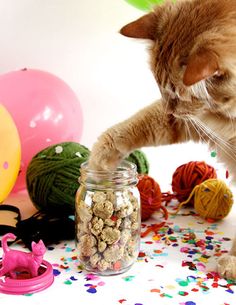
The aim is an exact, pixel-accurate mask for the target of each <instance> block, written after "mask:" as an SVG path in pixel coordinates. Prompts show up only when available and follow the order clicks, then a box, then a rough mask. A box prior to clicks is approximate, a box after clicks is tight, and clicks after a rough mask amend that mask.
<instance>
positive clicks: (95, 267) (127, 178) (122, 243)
mask: <svg viewBox="0 0 236 305" xmlns="http://www.w3.org/2000/svg"><path fill="white" fill-rule="evenodd" d="M80 171H81V176H80V187H79V189H78V191H77V194H76V247H77V250H78V256H79V260H80V262H81V263H82V264H83V266H84V268H85V269H86V270H87V271H89V272H94V273H97V274H100V275H114V274H119V273H123V272H125V271H126V270H128V269H129V268H130V267H131V266H132V265H133V263H134V262H135V261H136V259H137V257H138V253H139V246H140V227H141V215H140V195H139V191H138V189H137V187H136V184H137V182H138V180H137V171H136V165H135V164H133V163H130V162H128V161H123V162H122V163H121V165H120V166H119V167H118V168H117V169H116V170H115V171H96V170H91V169H89V168H88V164H87V163H84V164H82V165H81V170H80Z"/></svg>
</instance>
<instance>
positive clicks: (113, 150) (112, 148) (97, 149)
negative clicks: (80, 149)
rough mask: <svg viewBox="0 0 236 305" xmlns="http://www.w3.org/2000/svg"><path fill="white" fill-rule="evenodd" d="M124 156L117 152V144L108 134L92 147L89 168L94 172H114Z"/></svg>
mask: <svg viewBox="0 0 236 305" xmlns="http://www.w3.org/2000/svg"><path fill="white" fill-rule="evenodd" d="M123 157H124V155H123V154H122V153H121V152H120V150H118V148H117V144H116V143H115V142H114V140H113V138H112V137H111V136H110V135H109V134H104V135H102V136H101V137H100V138H99V139H98V141H97V142H96V143H95V144H94V145H93V148H92V151H91V154H90V158H89V168H91V169H94V170H106V171H109V170H115V169H116V168H117V166H118V165H119V163H120V161H121V160H122V159H123Z"/></svg>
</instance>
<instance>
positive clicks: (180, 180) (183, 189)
mask: <svg viewBox="0 0 236 305" xmlns="http://www.w3.org/2000/svg"><path fill="white" fill-rule="evenodd" d="M215 178H217V174H216V170H215V169H214V168H213V167H212V166H210V165H208V164H207V163H205V162H204V161H190V162H188V163H186V164H182V165H181V166H179V167H178V168H177V169H176V170H175V172H174V174H173V176H172V191H173V194H169V193H163V196H162V200H163V201H166V202H167V203H168V202H169V201H171V200H172V199H174V198H175V199H177V200H178V201H179V202H182V201H185V200H187V199H188V197H189V195H190V194H191V192H192V190H193V189H194V187H195V186H196V185H199V184H201V183H202V182H203V181H205V180H208V179H215ZM189 203H193V202H191V200H190V201H189Z"/></svg>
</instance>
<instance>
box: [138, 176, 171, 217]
mask: <svg viewBox="0 0 236 305" xmlns="http://www.w3.org/2000/svg"><path fill="white" fill-rule="evenodd" d="M138 178H139V182H138V185H137V187H138V190H139V192H140V198H141V219H142V220H147V219H148V218H149V217H150V216H151V215H152V214H153V213H154V212H155V211H158V210H159V209H162V210H163V211H164V214H165V217H167V210H166V209H165V208H164V207H162V206H161V198H162V194H161V189H160V186H159V184H158V183H157V182H156V181H155V180H154V179H153V178H151V177H150V176H148V175H139V176H138Z"/></svg>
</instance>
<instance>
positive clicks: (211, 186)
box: [176, 179, 233, 220]
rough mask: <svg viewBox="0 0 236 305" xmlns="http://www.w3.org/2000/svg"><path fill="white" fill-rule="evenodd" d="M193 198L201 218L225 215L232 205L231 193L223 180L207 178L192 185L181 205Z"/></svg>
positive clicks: (217, 217)
mask: <svg viewBox="0 0 236 305" xmlns="http://www.w3.org/2000/svg"><path fill="white" fill-rule="evenodd" d="M192 198H194V209H195V211H196V212H197V213H198V214H199V215H200V216H201V217H203V218H210V219H214V220H219V219H223V218H224V217H226V216H227V215H228V214H229V212H230V210H231V208H232V205H233V194H232V192H231V190H230V189H229V188H228V186H227V185H226V184H225V182H224V181H222V180H218V179H208V180H206V181H204V182H202V183H201V184H199V185H197V186H195V187H194V189H193V190H192V192H191V194H190V195H189V198H188V199H187V200H185V201H183V202H181V203H180V204H179V206H178V209H177V211H176V213H178V211H179V210H180V209H181V207H182V206H183V205H185V204H187V203H188V202H189V201H190V200H191V199H192Z"/></svg>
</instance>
